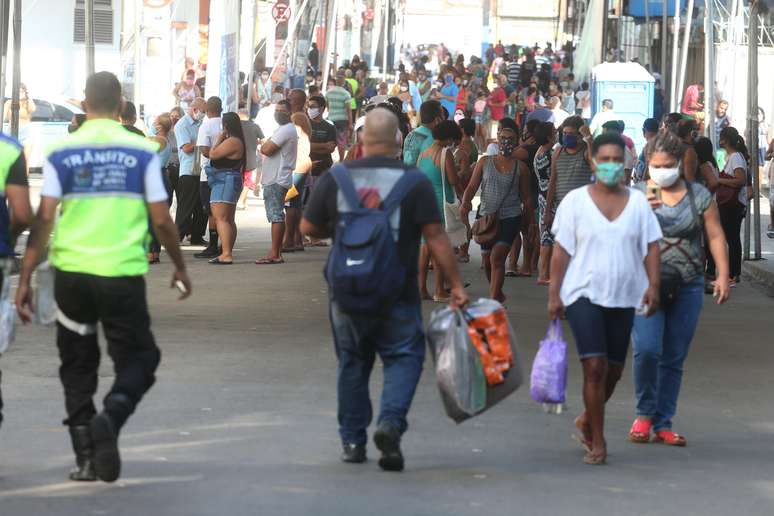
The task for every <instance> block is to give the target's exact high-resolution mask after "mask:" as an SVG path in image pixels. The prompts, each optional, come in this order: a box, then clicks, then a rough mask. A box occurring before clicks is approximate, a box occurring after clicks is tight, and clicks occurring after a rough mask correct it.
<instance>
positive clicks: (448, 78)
mask: <svg viewBox="0 0 774 516" xmlns="http://www.w3.org/2000/svg"><path fill="white" fill-rule="evenodd" d="M453 79H454V78H453V77H452V76H451V75H447V76H446V83H447V84H448V83H450V82H452V80H453Z"/></svg>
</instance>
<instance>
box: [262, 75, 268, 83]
mask: <svg viewBox="0 0 774 516" xmlns="http://www.w3.org/2000/svg"><path fill="white" fill-rule="evenodd" d="M261 80H263V81H264V82H266V81H268V80H269V76H268V75H261Z"/></svg>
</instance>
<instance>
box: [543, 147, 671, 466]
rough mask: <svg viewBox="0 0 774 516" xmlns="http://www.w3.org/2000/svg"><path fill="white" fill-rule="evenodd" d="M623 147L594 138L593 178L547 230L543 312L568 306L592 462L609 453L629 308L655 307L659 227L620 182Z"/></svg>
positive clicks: (557, 312)
mask: <svg viewBox="0 0 774 516" xmlns="http://www.w3.org/2000/svg"><path fill="white" fill-rule="evenodd" d="M625 150H626V144H625V143H624V141H623V140H622V139H621V137H620V136H619V135H617V134H611V133H606V134H603V135H600V136H599V137H597V138H596V139H595V140H594V143H593V145H592V156H593V169H594V173H595V175H596V181H595V182H594V183H592V184H590V185H588V186H583V187H580V188H578V189H576V190H572V191H571V192H570V193H568V194H567V195H566V196H565V197H564V200H563V201H562V202H561V204H559V208H558V210H557V212H556V216H555V218H554V222H553V226H552V228H551V232H552V233H553V234H554V237H555V244H554V252H553V257H552V259H551V284H550V287H549V291H548V313H549V317H550V318H551V320H556V319H558V318H559V317H560V316H561V314H562V312H563V311H566V313H567V319H568V320H569V322H570V327H571V328H572V332H573V334H574V336H575V342H576V345H577V348H578V355H579V356H580V359H581V363H582V364H583V399H584V403H585V406H586V410H585V411H584V412H583V413H582V414H581V415H580V416H579V417H578V418H577V419H576V420H575V424H576V426H577V427H578V429H579V430H580V431H581V433H582V435H581V438H580V439H581V442H582V444H583V445H584V446H585V448H586V450H587V453H586V456H585V458H584V462H586V463H587V464H594V465H596V464H603V463H604V462H605V460H606V458H607V444H606V442H605V437H604V413H605V402H606V400H608V399H609V398H610V397H611V396H612V394H613V390H614V389H615V386H616V383H617V382H618V380H619V379H620V378H621V373H622V372H623V368H624V362H625V361H626V354H627V351H628V348H629V337H630V334H631V330H632V324H633V320H634V311H635V309H637V308H641V309H642V311H643V312H644V313H646V314H647V315H651V314H652V313H654V312H655V310H656V309H657V308H658V296H659V293H658V289H659V274H660V270H659V264H660V262H659V248H658V242H659V240H660V239H661V228H660V227H659V224H658V220H657V219H656V216H655V215H654V214H653V210H651V208H650V205H649V204H648V200H647V199H646V197H645V195H644V194H643V193H642V192H640V191H638V190H633V189H630V188H627V187H625V186H623V178H624V152H625Z"/></svg>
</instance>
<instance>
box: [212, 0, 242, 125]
mask: <svg viewBox="0 0 774 516" xmlns="http://www.w3.org/2000/svg"><path fill="white" fill-rule="evenodd" d="M239 4H240V1H239V0H212V1H211V2H210V38H209V39H210V41H209V52H208V54H207V93H208V95H214V94H216V92H217V95H218V97H220V100H221V101H223V112H224V113H227V112H229V111H233V112H236V111H237V108H238V105H239V84H238V83H239V67H238V60H237V57H238V56H237V40H238V39H239V38H238V36H239V25H240V22H241V20H240V17H239V13H240V9H239V7H240V6H239Z"/></svg>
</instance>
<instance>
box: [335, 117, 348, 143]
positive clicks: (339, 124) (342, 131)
mask: <svg viewBox="0 0 774 516" xmlns="http://www.w3.org/2000/svg"><path fill="white" fill-rule="evenodd" d="M333 125H334V126H336V145H338V146H339V147H347V146H349V138H348V134H347V133H348V132H349V122H347V121H346V120H336V121H335V122H333Z"/></svg>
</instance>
